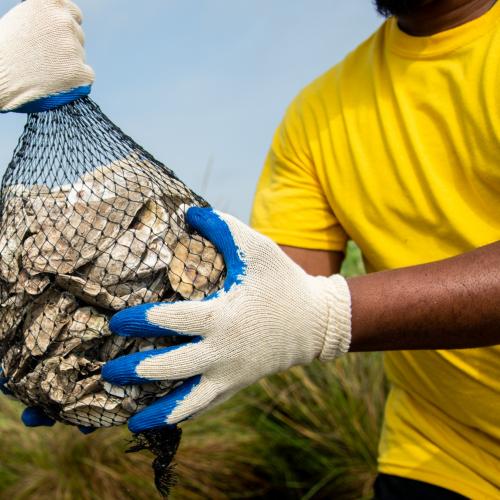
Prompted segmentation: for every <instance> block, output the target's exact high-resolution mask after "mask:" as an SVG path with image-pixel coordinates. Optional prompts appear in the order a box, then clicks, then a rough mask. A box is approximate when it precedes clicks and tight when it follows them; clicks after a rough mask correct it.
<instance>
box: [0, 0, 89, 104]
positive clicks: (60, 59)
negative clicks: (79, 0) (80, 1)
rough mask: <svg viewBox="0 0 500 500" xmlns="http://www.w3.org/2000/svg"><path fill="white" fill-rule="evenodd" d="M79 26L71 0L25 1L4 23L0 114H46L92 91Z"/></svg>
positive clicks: (0, 34)
mask: <svg viewBox="0 0 500 500" xmlns="http://www.w3.org/2000/svg"><path fill="white" fill-rule="evenodd" d="M81 22H82V15H81V12H80V10H79V8H78V7H77V6H76V5H75V4H74V3H72V2H70V1H69V0H26V1H25V2H23V3H21V4H19V5H17V6H16V7H14V8H13V9H11V10H10V11H9V12H8V13H7V14H5V16H3V17H2V18H1V19H0V111H3V112H5V111H18V112H23V113H29V112H38V111H46V110H48V109H52V108H55V107H58V106H61V105H62V104H66V103H68V102H71V101H74V100H75V99H77V98H78V97H82V96H84V95H88V94H89V93H90V86H91V85H92V83H93V81H94V72H93V71H92V69H91V68H90V67H89V66H87V65H86V64H85V63H84V58H85V53H84V50H83V41H84V36H83V31H82V28H81V26H80V25H81Z"/></svg>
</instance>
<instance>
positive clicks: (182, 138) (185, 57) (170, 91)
mask: <svg viewBox="0 0 500 500" xmlns="http://www.w3.org/2000/svg"><path fill="white" fill-rule="evenodd" d="M16 3H17V2H16V1H13V0H8V1H6V0H4V1H3V2H2V11H1V12H0V13H1V14H3V13H4V12H5V11H6V10H7V9H8V8H10V7H12V6H14V5H15V4H16ZM78 4H79V6H80V7H81V9H82V10H83V12H84V17H85V19H84V29H85V32H86V39H87V43H86V48H87V59H88V61H89V63H90V64H91V65H92V66H93V67H94V69H95V71H96V74H97V79H96V83H95V85H94V89H93V94H92V96H93V98H94V100H96V101H97V103H98V104H99V105H100V106H101V107H102V109H103V110H104V112H105V113H106V114H107V115H108V116H110V118H111V119H112V120H113V121H115V122H116V123H117V124H118V125H119V126H120V127H121V128H122V129H124V130H125V131H126V132H127V133H128V134H130V135H131V136H132V137H133V138H134V139H135V140H136V141H137V142H139V143H140V144H142V145H143V146H144V147H145V148H146V149H148V150H149V151H150V152H151V153H153V154H154V155H155V156H156V157H157V158H158V159H160V160H161V161H163V162H164V163H165V164H167V165H168V166H169V167H170V168H172V169H173V170H174V171H175V172H176V173H177V175H178V176H179V177H180V178H181V179H182V180H184V181H185V182H186V183H187V184H188V185H189V186H190V187H191V188H193V189H195V190H196V191H198V192H199V193H200V194H201V195H203V196H205V197H206V198H207V199H208V201H210V202H211V203H212V204H213V205H214V206H216V207H217V208H219V209H223V210H226V211H229V212H231V213H233V214H235V215H236V216H238V217H240V218H242V219H243V220H248V217H249V214H250V208H251V203H252V198H253V194H254V191H255V185H256V182H257V179H258V176H259V173H260V170H261V168H262V164H263V161H264V158H265V155H266V152H267V150H268V148H269V145H270V142H271V139H272V135H273V133H274V130H275V128H276V127H277V126H278V124H279V122H280V120H281V118H282V116H283V113H284V111H285V109H286V107H287V105H288V103H289V102H290V101H291V99H293V97H294V96H295V95H296V93H297V92H298V91H299V90H300V89H301V88H302V87H303V86H304V85H306V84H307V83H308V82H309V81H311V80H312V79H314V78H315V77H316V76H318V75H320V74H321V73H322V72H324V71H326V70H327V69H328V68H329V67H331V66H333V65H334V64H335V63H337V62H338V61H340V60H341V59H342V58H343V56H344V55H345V54H346V53H347V52H349V51H350V50H352V49H353V48H354V47H355V46H356V45H358V44H359V43H360V42H361V41H363V40H364V39H365V38H366V37H367V36H369V35H370V34H371V33H372V32H373V31H374V30H375V29H376V27H377V26H378V25H379V24H380V23H381V22H382V19H381V18H380V17H379V16H377V15H376V13H375V10H374V8H373V6H372V4H371V0H348V1H341V0H338V1H332V0H146V1H142V2H138V1H137V0H80V1H79V2H78ZM24 121H25V117H23V116H18V115H13V114H9V115H3V116H1V117H0V171H1V172H3V170H4V168H5V166H6V165H7V164H8V162H9V160H10V157H11V154H12V150H13V148H14V146H15V144H16V142H17V138H18V136H19V134H20V132H21V129H22V126H23V124H24Z"/></svg>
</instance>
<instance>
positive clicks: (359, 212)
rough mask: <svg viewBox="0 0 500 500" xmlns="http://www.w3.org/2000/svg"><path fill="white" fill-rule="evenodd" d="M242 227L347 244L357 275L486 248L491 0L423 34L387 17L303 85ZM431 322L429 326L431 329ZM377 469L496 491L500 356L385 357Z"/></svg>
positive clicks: (493, 166)
mask: <svg viewBox="0 0 500 500" xmlns="http://www.w3.org/2000/svg"><path fill="white" fill-rule="evenodd" d="M252 224H253V226H254V227H255V228H256V229H257V230H259V231H261V232H262V233H265V234H267V235H268V236H270V237H271V238H273V239H274V240H276V241H277V242H278V243H280V244H284V245H291V246H296V247H302V248H312V249H323V250H343V249H344V247H345V244H346V239H347V238H348V237H350V238H352V239H353V240H355V241H356V242H357V244H358V245H359V246H360V248H361V250H362V252H363V255H364V258H365V263H366V266H367V269H368V270H369V271H379V270H383V269H392V268H398V267H402V266H410V265H415V264H422V263H426V262H431V261H436V260H440V259H444V258H447V257H451V256H454V255H457V254H461V253H463V252H467V251H469V250H472V249H474V248H477V247H479V246H482V245H485V244H487V243H491V242H494V241H497V240H499V239H500V2H497V4H496V5H495V6H494V7H492V9H491V10H490V11H489V12H488V13H486V14H485V15H483V16H482V17H480V18H478V19H476V20H473V21H471V22H469V23H467V24H464V25H462V26H459V27H457V28H454V29H451V30H449V31H446V32H443V33H439V34H437V35H433V36H430V37H412V36H409V35H406V34H404V33H403V32H402V31H401V30H399V28H398V26H397V23H396V22H395V20H394V19H389V20H388V21H386V22H385V23H384V24H383V25H382V26H381V28H380V29H379V30H378V31H377V32H376V33H375V34H374V35H373V36H372V37H370V38H369V39H368V40H367V41H366V42H364V43H363V44H362V45H361V46H359V47H358V48H357V49H356V50H355V51H353V52H352V53H350V54H349V55H348V56H347V57H346V58H345V60H344V61H343V62H341V63H340V64H339V65H337V66H336V67H334V68H333V69H331V70H330V71H328V72H327V73H325V74H324V75H323V76H321V77H320V78H319V79H317V80H316V81H314V82H313V83H312V84H311V85H309V86H308V87H307V88H305V89H304V90H303V91H302V92H301V93H300V94H299V96H298V97H297V98H296V99H295V101H294V102H293V103H292V105H291V106H290V108H289V110H288V112H287V114H286V117H285V119H284V121H283V123H282V125H281V126H280V128H279V129H278V131H277V133H276V135H275V137H274V140H273V144H272V148H271V151H270V153H269V157H268V159H267V162H266V164H265V167H264V170H263V173H262V176H261V179H260V181H259V185H258V189H257V194H256V198H255V204H254V212H253V217H252ZM431 320H432V319H431V318H430V319H429V322H431ZM385 367H386V372H387V375H388V378H389V380H390V382H391V392H390V395H389V399H388V403H387V407H386V414H385V422H384V427H383V432H382V440H381V444H380V458H379V468H380V470H381V471H382V472H385V473H390V474H395V475H399V476H403V477H408V478H413V479H418V480H422V481H426V482H430V483H433V484H436V485H439V486H442V487H445V488H448V489H451V490H454V491H457V492H459V493H461V494H462V495H465V496H467V497H471V498H481V499H486V498H500V398H499V394H500V347H491V348H481V349H467V350H441V351H398V352H388V353H386V354H385Z"/></svg>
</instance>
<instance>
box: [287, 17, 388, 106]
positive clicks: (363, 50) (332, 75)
mask: <svg viewBox="0 0 500 500" xmlns="http://www.w3.org/2000/svg"><path fill="white" fill-rule="evenodd" d="M384 30H385V23H384V24H382V25H381V26H380V28H379V29H378V30H377V31H375V33H373V34H372V35H371V36H370V37H368V38H367V39H366V40H364V41H363V42H362V43H361V44H360V45H358V46H357V47H356V48H355V49H354V50H352V51H351V52H349V53H348V54H347V55H346V56H345V57H344V59H343V60H342V61H340V62H339V63H337V64H336V65H335V66H333V67H331V68H329V69H328V70H327V71H325V72H324V73H323V74H321V75H320V76H318V77H317V78H315V79H314V80H313V81H312V82H310V83H309V84H308V85H306V86H305V87H304V88H303V89H302V90H301V91H300V92H299V93H298V94H297V96H296V97H295V99H294V100H293V101H292V103H291V104H290V110H292V112H293V114H296V115H297V114H298V115H305V116H307V115H310V114H311V113H312V114H314V115H317V114H318V113H330V112H332V111H333V110H334V109H333V108H335V107H336V106H339V105H341V99H340V94H341V93H342V91H343V89H345V88H347V89H349V88H351V87H352V86H353V85H356V86H357V85H359V84H360V83H363V82H365V81H366V79H368V78H371V75H372V69H373V61H374V59H375V54H377V53H379V52H380V50H383V46H384Z"/></svg>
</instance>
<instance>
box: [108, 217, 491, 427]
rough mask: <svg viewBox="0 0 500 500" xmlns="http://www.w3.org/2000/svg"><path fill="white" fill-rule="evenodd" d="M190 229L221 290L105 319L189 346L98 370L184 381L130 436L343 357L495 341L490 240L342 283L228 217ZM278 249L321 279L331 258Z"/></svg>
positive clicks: (120, 379)
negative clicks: (274, 377) (204, 244)
mask: <svg viewBox="0 0 500 500" xmlns="http://www.w3.org/2000/svg"><path fill="white" fill-rule="evenodd" d="M186 221H187V222H188V224H189V225H190V226H191V227H192V228H193V229H195V230H197V231H198V232H199V233H200V234H201V235H202V236H204V237H205V238H207V239H209V240H210V241H212V242H213V243H214V245H215V246H216V248H217V249H218V250H219V251H220V252H221V253H222V254H223V256H224V260H225V263H226V267H227V276H226V280H225V283H224V288H223V290H221V291H220V292H217V293H216V294H214V295H213V296H210V297H207V298H206V299H205V300H203V301H201V302H176V303H170V304H143V305H141V306H136V307H133V308H130V309H126V310H124V311H120V312H119V313H117V314H116V315H115V316H114V317H113V318H112V320H111V322H110V328H111V330H112V331H113V332H114V333H117V334H119V335H124V336H134V337H137V336H139V337H156V336H158V337H168V336H171V335H175V336H180V337H184V339H185V343H184V344H182V345H175V346H172V347H167V348H164V349H160V350H153V351H146V352H138V353H134V354H129V355H127V356H124V357H122V358H118V359H116V360H113V361H110V362H109V363H107V364H106V365H105V366H104V368H103V370H102V375H103V377H104V378H105V379H106V380H108V381H109V382H111V383H113V384H118V385H130V384H141V383H149V382H151V381H155V380H163V381H167V380H169V381H173V380H185V381H184V382H183V383H182V384H181V385H180V386H179V387H177V388H176V389H175V390H174V391H173V392H172V393H170V394H168V395H167V396H166V397H165V398H164V399H162V400H159V401H157V402H155V403H153V404H152V405H151V406H149V407H148V408H146V409H144V410H142V411H141V412H139V413H138V414H137V415H134V416H133V417H132V418H131V419H130V421H129V427H130V429H131V430H132V432H141V431H144V430H147V429H151V428H155V427H159V426H162V425H164V424H175V423H178V422H180V421H182V420H184V419H186V418H189V417H190V416H193V415H195V414H197V413H199V412H200V411H202V410H204V409H206V408H208V407H211V406H214V405H216V404H218V403H220V402H222V401H224V400H226V399H227V398H229V397H231V396H232V395H233V394H235V393H236V392H237V391H238V390H240V389H242V388H244V387H246V386H247V385H249V384H251V383H253V382H255V381H257V380H258V379H259V378H261V377H264V376H266V375H269V374H272V373H276V372H280V371H283V370H286V369H287V368H289V367H291V366H294V365H303V364H307V363H310V362H311V361H313V360H314V359H316V358H319V359H320V360H321V361H328V360H331V359H335V358H336V357H338V356H340V355H342V354H345V353H346V352H348V351H349V350H351V351H352V350H358V351H360V350H383V349H419V348H421V349H424V348H425V349H443V348H456V347H480V346H485V345H492V344H496V343H500V328H498V327H497V325H498V324H499V319H500V313H499V309H500V308H499V307H498V304H500V271H499V270H500V247H499V244H498V243H497V244H494V245H490V246H489V247H486V248H483V249H479V250H475V251H473V252H470V254H465V255H463V256H461V257H455V258H454V259H449V260H447V261H442V262H438V263H435V264H428V265H423V266H419V267H416V268H410V269H402V270H399V271H391V272H386V273H375V274H373V275H369V276H364V277H360V278H353V279H351V280H349V282H347V281H346V280H345V279H344V278H342V277H341V276H340V275H338V274H334V275H333V276H331V277H329V278H326V277H324V276H312V275H310V274H308V273H306V272H305V271H304V270H303V269H302V268H301V267H300V266H299V265H297V264H296V263H295V262H293V261H292V260H291V259H290V258H289V257H288V256H287V255H285V253H284V252H283V251H282V250H281V249H280V248H279V247H278V246H277V245H276V244H275V243H274V242H272V241H271V240H270V239H269V238H266V237H265V236H263V235H261V234H259V233H258V232H256V231H255V230H253V229H251V228H249V227H248V226H246V225H245V224H243V223H242V222H240V221H238V220H237V219H235V218H234V217H231V216H230V215H227V214H222V213H219V212H215V211H213V210H211V209H208V208H207V209H204V208H190V209H189V210H188V212H187V214H186ZM286 250H287V251H288V252H289V253H291V254H293V255H292V256H294V258H295V260H297V261H301V264H302V265H303V266H304V267H306V268H309V270H310V269H311V268H312V267H315V270H316V271H320V268H321V269H323V271H325V270H326V271H329V269H328V267H329V266H330V265H332V261H335V260H336V261H337V264H338V260H339V257H338V256H336V257H334V256H331V255H328V254H324V253H318V254H315V253H314V252H311V251H305V250H299V249H294V250H290V249H289V248H287V249H286ZM315 257H316V258H318V257H319V259H320V261H321V262H322V263H323V264H322V266H319V265H318V263H317V262H315V260H317V259H315ZM318 262H319V261H318ZM325 263H326V264H325ZM332 267H333V266H332ZM335 270H337V269H336V268H335Z"/></svg>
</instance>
